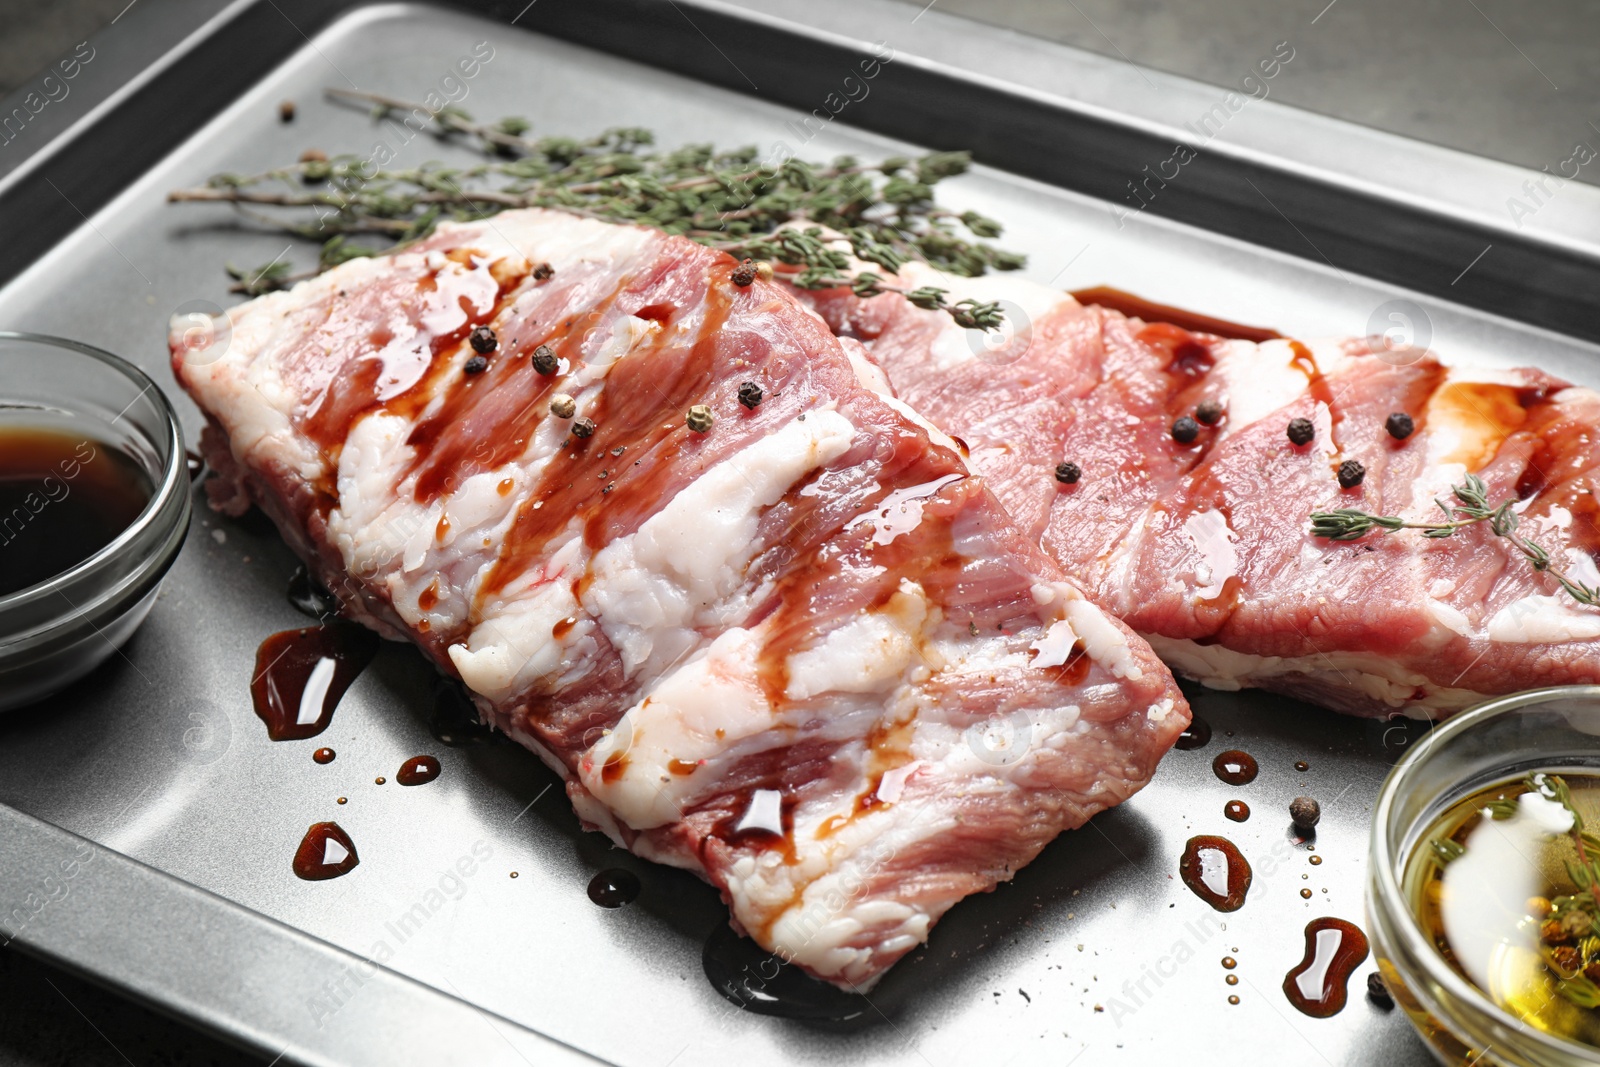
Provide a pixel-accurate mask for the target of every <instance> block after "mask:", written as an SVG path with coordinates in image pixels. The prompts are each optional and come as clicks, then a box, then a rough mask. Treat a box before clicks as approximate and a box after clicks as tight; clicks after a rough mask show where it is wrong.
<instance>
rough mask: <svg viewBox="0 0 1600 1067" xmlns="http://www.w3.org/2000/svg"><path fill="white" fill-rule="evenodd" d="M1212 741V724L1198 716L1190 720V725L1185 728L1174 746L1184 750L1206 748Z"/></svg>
mask: <svg viewBox="0 0 1600 1067" xmlns="http://www.w3.org/2000/svg"><path fill="white" fill-rule="evenodd" d="M1210 741H1211V724H1210V723H1208V722H1206V721H1205V720H1204V719H1202V718H1201V717H1200V716H1198V715H1196V716H1195V717H1194V718H1192V719H1190V720H1189V725H1188V726H1186V727H1184V729H1183V733H1181V734H1179V735H1178V740H1177V741H1175V742H1174V744H1175V745H1176V746H1177V747H1178V748H1182V749H1191V748H1204V747H1205V746H1206V745H1207V744H1209V743H1210Z"/></svg>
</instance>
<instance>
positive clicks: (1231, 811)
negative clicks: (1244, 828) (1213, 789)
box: [1222, 800, 1250, 822]
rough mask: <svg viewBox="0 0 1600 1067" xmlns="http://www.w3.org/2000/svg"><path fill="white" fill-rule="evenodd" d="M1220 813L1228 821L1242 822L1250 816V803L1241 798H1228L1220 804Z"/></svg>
mask: <svg viewBox="0 0 1600 1067" xmlns="http://www.w3.org/2000/svg"><path fill="white" fill-rule="evenodd" d="M1222 814H1223V815H1224V816H1225V817H1226V818H1227V819H1228V820H1229V821H1230V822H1244V821H1245V820H1246V819H1248V818H1249V817H1250V805H1248V804H1246V803H1245V802H1244V801H1242V800H1230V801H1228V802H1227V803H1226V804H1224V805H1223V806H1222Z"/></svg>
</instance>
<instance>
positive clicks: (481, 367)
mask: <svg viewBox="0 0 1600 1067" xmlns="http://www.w3.org/2000/svg"><path fill="white" fill-rule="evenodd" d="M461 369H462V370H464V371H466V372H467V373H468V374H482V373H483V372H484V371H486V370H488V369H489V361H488V360H486V359H484V358H483V357H482V356H473V357H472V358H471V359H469V360H467V362H466V364H465V365H464V366H463V367H462V368H461Z"/></svg>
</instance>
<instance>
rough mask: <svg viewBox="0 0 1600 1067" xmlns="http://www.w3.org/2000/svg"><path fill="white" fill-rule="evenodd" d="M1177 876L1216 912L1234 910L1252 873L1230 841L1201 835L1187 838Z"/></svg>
mask: <svg viewBox="0 0 1600 1067" xmlns="http://www.w3.org/2000/svg"><path fill="white" fill-rule="evenodd" d="M1178 875H1179V877H1181V878H1182V879H1183V884H1184V885H1186V886H1188V887H1189V888H1190V889H1191V890H1192V891H1193V892H1194V895H1195V896H1197V897H1199V898H1200V899H1201V900H1203V901H1205V902H1206V903H1207V904H1209V905H1211V906H1212V907H1213V908H1215V909H1216V910H1217V911H1238V910H1239V909H1240V908H1241V907H1243V906H1244V898H1245V896H1246V894H1248V893H1249V892H1250V879H1251V878H1252V876H1253V872H1252V871H1251V870H1250V863H1249V861H1248V860H1246V859H1245V858H1244V854H1243V853H1241V852H1240V851H1239V849H1238V846H1236V845H1235V844H1234V843H1233V842H1232V841H1229V840H1228V839H1227V838H1225V837H1214V836H1211V835H1205V834H1202V835H1200V836H1197V837H1191V838H1189V842H1188V844H1187V845H1185V846H1184V849H1183V857H1182V858H1181V859H1180V860H1179V861H1178Z"/></svg>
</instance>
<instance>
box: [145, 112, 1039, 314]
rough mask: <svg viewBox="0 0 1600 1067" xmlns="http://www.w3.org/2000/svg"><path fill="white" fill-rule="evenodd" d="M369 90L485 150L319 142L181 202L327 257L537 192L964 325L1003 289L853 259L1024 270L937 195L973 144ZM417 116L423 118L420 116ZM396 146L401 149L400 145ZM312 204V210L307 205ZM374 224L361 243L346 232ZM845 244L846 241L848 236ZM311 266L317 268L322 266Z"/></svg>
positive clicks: (281, 279) (370, 250)
mask: <svg viewBox="0 0 1600 1067" xmlns="http://www.w3.org/2000/svg"><path fill="white" fill-rule="evenodd" d="M328 95H329V96H331V97H333V98H335V99H339V100H344V101H349V102H355V103H360V104H363V105H370V106H371V108H372V114H373V116H374V118H376V119H384V118H388V119H393V120H400V121H404V122H405V123H406V125H407V127H408V129H413V130H414V129H416V128H417V126H421V127H422V128H423V129H425V130H426V131H427V132H429V133H431V134H432V135H433V136H435V137H436V138H438V139H439V140H441V141H446V142H450V143H455V144H463V145H465V146H466V147H469V148H472V149H474V150H476V151H478V152H480V153H482V154H483V155H484V156H485V158H484V159H483V160H482V161H481V162H478V163H474V164H471V165H466V166H447V165H445V164H443V163H438V162H429V163H424V164H422V165H420V166H415V167H408V168H391V167H389V166H388V165H387V164H388V162H389V159H388V158H382V159H380V158H379V157H378V156H377V155H374V156H373V157H371V158H362V157H359V156H355V155H338V156H334V157H332V158H331V159H330V158H323V157H321V154H320V153H307V155H306V156H305V157H302V159H301V161H300V162H298V163H292V164H289V165H287V166H283V167H278V168H275V169H273V170H269V171H266V172H263V173H260V174H254V175H240V174H220V175H217V176H216V177H214V178H212V179H211V180H210V181H209V182H208V183H206V185H205V186H203V187H200V188H195V189H180V190H175V191H173V192H172V193H170V194H168V199H169V200H171V201H177V202H196V201H212V202H223V203H229V204H233V205H234V206H235V207H237V208H238V209H239V210H240V211H241V212H243V213H244V214H246V216H247V217H249V218H251V219H252V220H254V221H256V222H259V223H262V224H265V225H267V226H270V227H272V228H274V229H278V230H281V231H283V232H286V233H290V234H293V235H295V236H299V237H303V238H307V239H311V240H317V241H320V242H322V247H321V251H320V254H319V256H318V262H317V271H321V270H326V269H328V268H329V267H332V266H335V265H337V264H338V263H341V262H344V261H345V260H348V259H351V258H355V257H358V256H366V255H375V254H379V253H381V252H383V251H386V250H387V248H386V247H384V246H382V245H379V244H375V243H372V241H371V239H372V238H374V237H375V238H377V239H379V240H381V241H386V242H388V243H390V245H391V246H392V245H394V244H405V243H407V242H410V241H414V240H418V239H420V238H422V237H425V236H427V235H428V234H429V233H431V232H432V231H433V228H434V226H435V225H436V224H437V223H438V222H439V221H440V220H441V219H447V218H448V219H456V220H462V221H471V220H476V219H482V218H488V217H490V216H492V215H495V214H497V213H499V212H501V211H507V210H511V209H514V208H526V207H542V208H552V209H556V210H561V211H568V212H571V213H573V214H577V215H582V216H584V217H587V218H594V219H601V220H604V221H607V222H625V223H637V224H642V225H647V226H652V227H655V228H657V229H660V230H663V231H665V232H667V233H670V234H675V235H679V236H683V237H687V238H689V239H690V240H693V241H697V242H699V243H700V244H703V245H707V246H709V247H711V248H716V249H719V250H721V251H725V252H728V253H730V254H731V255H733V256H734V257H735V258H738V259H749V260H752V261H757V262H765V263H770V264H774V265H775V266H776V268H777V269H778V270H780V271H781V273H782V277H783V278H784V280H786V281H788V282H790V283H791V284H793V285H796V286H798V287H800V288H802V289H830V288H837V287H848V288H850V289H851V290H853V291H854V292H855V293H856V294H857V295H860V296H873V295H876V294H878V293H882V292H897V293H901V294H902V295H903V296H905V298H906V299H907V300H909V301H910V302H911V303H912V304H914V305H916V306H917V307H920V308H924V309H928V310H935V311H944V312H947V313H949V314H950V316H951V317H952V318H953V319H954V320H955V321H956V322H957V323H958V324H959V325H961V326H963V327H965V328H968V329H997V328H999V327H1000V326H1001V324H1002V323H1003V322H1004V315H1003V313H1002V312H1001V310H1000V308H999V305H998V304H995V303H985V302H980V301H976V300H960V301H956V302H953V303H952V302H951V301H950V300H949V294H948V292H947V291H946V290H944V289H940V288H937V287H932V286H928V287H922V288H917V289H902V288H897V287H895V286H892V285H888V284H885V282H884V279H883V277H882V276H880V275H879V274H877V273H875V272H873V271H870V270H862V269H856V268H855V264H856V262H857V261H859V262H863V263H867V264H872V265H874V266H877V267H880V268H882V270H884V271H885V272H887V273H891V274H892V273H896V272H898V271H899V270H900V268H901V267H903V266H904V265H905V264H906V263H908V262H911V261H913V260H915V261H921V262H924V263H927V264H929V265H930V266H933V267H935V268H938V269H940V270H943V271H947V272H949V273H952V274H957V275H961V276H965V277H977V276H979V275H982V274H984V273H986V272H988V271H990V270H1016V269H1018V268H1020V267H1022V266H1023V265H1024V263H1025V260H1024V258H1023V257H1022V256H1020V255H1017V254H1015V253H1012V252H1007V251H1005V250H1003V249H1000V248H996V247H994V246H993V245H991V244H989V243H988V239H989V238H993V237H998V236H999V235H1000V233H1001V227H1000V224H999V223H997V222H995V221H994V220H993V219H990V218H988V217H986V216H984V215H981V214H979V213H977V212H971V211H968V212H961V213H957V212H953V211H950V210H948V209H945V208H942V207H939V206H938V205H937V204H936V203H935V200H934V187H935V186H936V185H937V184H938V183H939V182H940V181H942V180H944V179H945V178H949V177H952V176H954V175H957V174H961V173H963V172H965V171H966V170H967V169H968V167H969V166H970V164H971V157H970V156H969V155H968V154H967V153H965V152H934V153H930V154H928V155H925V156H922V157H921V158H919V159H911V158H906V157H893V158H890V159H885V160H882V161H881V162H879V163H876V164H867V163H863V162H862V161H861V160H859V159H857V158H855V157H853V156H840V157H837V158H836V159H834V160H832V161H831V162H829V163H826V164H818V163H808V162H805V161H802V160H798V159H793V158H789V159H784V160H781V161H777V162H763V161H761V160H760V158H759V153H758V151H757V149H756V148H754V147H745V148H737V149H732V150H718V149H716V148H714V147H713V146H711V145H708V144H693V145H685V146H682V147H680V148H674V149H665V150H658V149H656V148H655V147H654V137H653V135H652V134H651V133H650V131H648V130H644V129H638V128H617V129H611V130H607V131H605V132H604V133H602V134H600V135H599V136H596V137H592V138H588V139H578V138H571V137H555V136H546V137H532V136H531V135H530V129H531V127H530V124H529V123H528V122H527V121H526V120H525V119H520V118H516V117H508V118H504V119H501V120H499V121H498V122H494V123H483V122H479V121H477V120H475V119H473V117H472V116H471V115H470V114H468V113H467V112H466V111H464V110H462V109H461V108H459V107H454V106H445V107H442V108H439V109H437V110H430V109H428V108H426V107H424V106H423V105H420V104H414V103H410V102H408V101H405V100H400V99H396V98H393V97H387V96H381V95H378V94H372V93H360V92H353V91H349V90H329V92H328ZM413 124H416V125H413ZM390 155H391V156H392V153H390ZM307 211H310V212H312V213H314V215H315V218H314V219H312V220H309V221H308V220H307V219H306V218H305V215H306V212H307ZM358 236H359V237H364V238H367V240H366V241H365V242H363V243H357V242H355V241H353V240H351V238H353V237H358ZM847 249H848V250H847ZM317 271H313V272H310V273H316V272H317ZM230 273H233V274H234V277H235V281H236V283H237V284H236V285H235V287H234V288H235V289H236V290H237V291H241V292H246V293H250V294H251V295H255V294H257V293H260V292H265V291H268V290H270V289H273V288H281V287H283V286H285V285H288V284H291V283H292V282H294V281H298V280H300V279H301V278H303V277H307V276H308V275H307V274H304V273H302V274H294V273H291V272H290V271H289V270H288V269H286V268H282V267H274V268H273V269H272V270H266V269H258V270H255V271H237V272H233V271H230Z"/></svg>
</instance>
